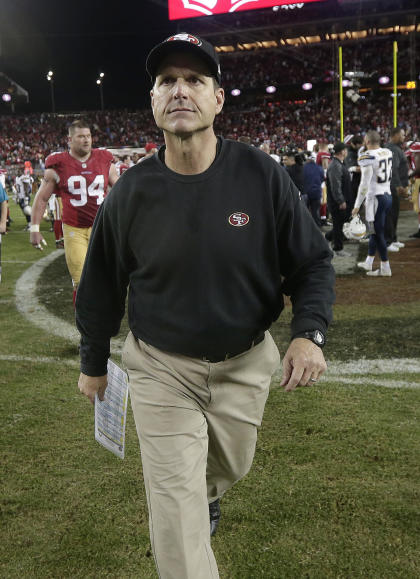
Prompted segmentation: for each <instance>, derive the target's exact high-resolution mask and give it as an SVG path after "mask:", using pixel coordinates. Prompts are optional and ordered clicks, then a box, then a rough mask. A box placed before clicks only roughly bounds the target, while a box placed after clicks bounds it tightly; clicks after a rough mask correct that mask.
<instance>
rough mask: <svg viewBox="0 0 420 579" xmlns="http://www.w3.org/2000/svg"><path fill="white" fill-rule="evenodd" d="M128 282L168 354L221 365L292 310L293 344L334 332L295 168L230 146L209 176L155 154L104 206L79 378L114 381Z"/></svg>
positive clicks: (82, 322) (137, 322)
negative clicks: (182, 169)
mask: <svg viewBox="0 0 420 579" xmlns="http://www.w3.org/2000/svg"><path fill="white" fill-rule="evenodd" d="M127 286H129V302H128V303H129V307H128V319H129V326H130V329H131V331H132V332H133V334H134V336H135V337H136V338H140V339H141V340H143V341H145V342H146V343H148V344H151V345H153V346H155V347H157V348H160V349H161V350H164V351H168V352H176V353H179V354H183V355H187V356H193V357H203V356H209V357H210V356H212V357H216V356H218V355H219V354H220V355H221V357H223V355H224V354H225V353H227V352H238V351H240V349H241V347H242V346H243V348H244V349H247V348H249V346H250V343H251V341H252V340H253V339H254V338H255V337H256V336H257V335H258V334H260V333H261V331H264V330H266V329H268V328H269V327H270V325H271V324H272V322H273V321H274V320H276V319H277V318H278V316H279V314H280V312H281V311H282V309H283V307H284V303H283V295H282V294H283V293H284V294H287V295H290V296H291V299H292V303H293V314H294V316H293V321H292V337H296V336H297V335H298V334H301V333H302V332H305V331H307V330H315V329H319V330H321V331H322V332H323V333H325V332H326V330H327V327H328V324H329V322H330V321H331V318H332V303H333V300H334V289H333V286H334V270H333V268H332V266H331V252H330V250H329V247H328V245H327V242H326V240H325V239H324V237H323V235H322V234H321V233H320V231H319V229H318V227H317V226H316V225H315V222H314V221H313V219H312V217H311V215H310V214H309V213H308V211H307V210H306V208H305V207H304V205H303V203H301V201H300V199H299V194H298V192H297V190H296V188H295V186H294V185H293V183H292V182H291V180H290V178H289V176H288V175H287V173H286V171H285V170H284V169H283V168H282V167H281V166H280V165H279V164H278V163H276V162H275V161H273V159H271V157H270V156H269V155H267V154H266V153H264V152H262V151H259V150H258V149H255V148H253V147H250V146H248V145H245V144H242V143H236V142H233V141H229V140H224V139H222V140H221V148H220V153H219V154H218V155H217V157H216V159H215V161H214V162H213V164H212V165H211V166H210V167H209V169H207V170H206V171H205V172H204V173H201V174H198V175H181V174H179V173H175V172H173V171H171V170H170V169H169V168H168V167H166V166H165V164H164V163H163V162H162V161H161V160H160V159H159V156H158V155H154V156H153V157H150V158H149V159H147V160H145V161H143V162H142V163H140V164H139V165H135V166H134V167H132V168H131V169H129V170H128V171H126V172H125V173H124V174H123V175H122V176H121V177H120V179H119V180H118V181H117V183H116V184H115V185H114V187H113V188H112V191H111V192H110V193H109V195H108V196H107V197H106V199H105V201H104V203H103V204H102V206H101V207H100V209H99V211H98V214H97V217H96V220H95V223H94V226H93V231H92V236H91V240H90V243H89V248H88V252H87V256H86V261H85V266H84V269H83V274H82V278H81V281H80V285H79V288H78V292H77V301H76V322H77V327H78V329H79V331H80V333H81V335H82V339H81V349H80V353H81V370H82V372H83V373H85V374H87V375H89V376H100V375H103V374H105V373H106V364H107V358H108V356H109V342H110V337H111V336H115V335H116V334H117V333H118V331H119V327H120V323H121V319H122V317H123V315H124V310H125V298H126V292H127Z"/></svg>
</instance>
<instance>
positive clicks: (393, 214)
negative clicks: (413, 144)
mask: <svg viewBox="0 0 420 579" xmlns="http://www.w3.org/2000/svg"><path fill="white" fill-rule="evenodd" d="M404 139H405V131H404V129H403V128H401V127H395V128H393V129H392V131H391V139H390V142H389V143H388V144H387V145H385V147H386V148H387V149H389V150H390V151H391V152H392V177H391V195H392V206H391V209H390V211H388V213H387V218H386V225H385V238H386V243H387V246H388V251H391V252H393V251H394V252H395V251H399V250H400V249H402V248H403V247H404V246H405V244H404V243H402V242H401V241H398V235H397V227H398V219H399V216H400V195H403V194H404V193H406V192H407V190H408V162H407V158H406V156H405V155H404V151H403V150H402V148H401V147H402V144H403V143H404Z"/></svg>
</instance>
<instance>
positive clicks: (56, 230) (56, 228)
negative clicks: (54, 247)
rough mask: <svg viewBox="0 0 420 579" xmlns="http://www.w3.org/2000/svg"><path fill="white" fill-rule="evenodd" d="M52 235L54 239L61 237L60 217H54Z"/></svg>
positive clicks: (57, 239)
mask: <svg viewBox="0 0 420 579" xmlns="http://www.w3.org/2000/svg"><path fill="white" fill-rule="evenodd" d="M54 235H55V240H56V241H60V239H63V225H62V221H61V219H56V220H55V221H54Z"/></svg>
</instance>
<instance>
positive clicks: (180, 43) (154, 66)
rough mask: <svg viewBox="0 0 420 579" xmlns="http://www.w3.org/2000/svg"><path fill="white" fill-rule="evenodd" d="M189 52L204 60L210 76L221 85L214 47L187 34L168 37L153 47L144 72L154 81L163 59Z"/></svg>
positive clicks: (218, 64) (217, 57)
mask: <svg viewBox="0 0 420 579" xmlns="http://www.w3.org/2000/svg"><path fill="white" fill-rule="evenodd" d="M176 51H178V52H190V53H191V54H195V55H196V56H197V57H198V58H201V59H202V60H204V62H205V63H206V64H207V66H208V67H209V70H210V73H211V76H213V77H214V78H215V79H216V80H217V82H218V83H219V84H220V83H221V79H222V77H221V72H220V61H219V56H218V54H217V52H216V51H215V49H214V46H213V45H212V44H210V42H207V40H204V39H203V38H199V37H198V36H194V35H193V34H188V32H180V33H179V34H174V35H173V36H169V38H166V40H164V41H163V42H161V43H160V44H158V45H157V46H155V47H154V48H153V49H152V50H151V51H150V52H149V55H148V57H147V59H146V70H147V72H148V73H149V75H150V78H151V79H152V82H154V81H155V78H156V75H157V71H158V69H159V65H160V63H161V62H162V60H163V59H164V58H166V57H167V56H168V55H169V54H172V53H173V52H176Z"/></svg>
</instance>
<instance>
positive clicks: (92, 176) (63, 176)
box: [45, 149, 113, 228]
mask: <svg viewBox="0 0 420 579" xmlns="http://www.w3.org/2000/svg"><path fill="white" fill-rule="evenodd" d="M112 162H113V156H112V155H111V153H110V152H109V151H107V150H106V149H92V152H91V155H90V157H89V159H87V161H84V162H83V163H82V162H81V161H78V160H77V159H75V158H74V157H72V156H71V155H70V153H68V152H65V153H51V155H48V157H47V158H46V160H45V168H46V169H54V171H55V172H56V173H57V175H58V178H59V181H58V183H57V184H56V186H55V194H56V195H58V196H59V197H61V199H62V202H63V223H66V224H67V225H71V226H72V227H83V228H88V227H91V226H92V225H93V222H94V220H95V217H96V213H97V212H98V209H99V206H100V205H101V203H102V202H103V200H104V197H105V196H106V194H107V192H108V178H109V169H110V167H111V164H112Z"/></svg>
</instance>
